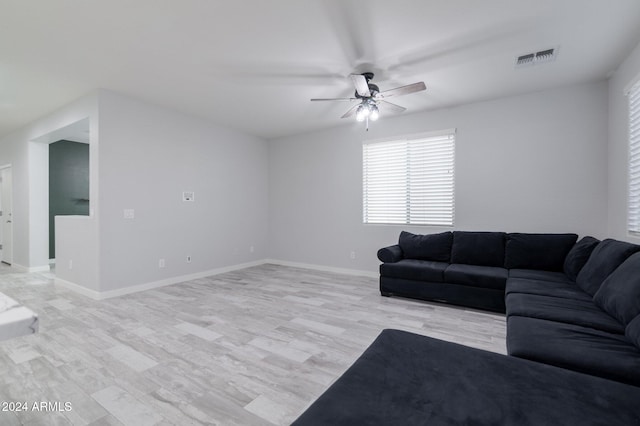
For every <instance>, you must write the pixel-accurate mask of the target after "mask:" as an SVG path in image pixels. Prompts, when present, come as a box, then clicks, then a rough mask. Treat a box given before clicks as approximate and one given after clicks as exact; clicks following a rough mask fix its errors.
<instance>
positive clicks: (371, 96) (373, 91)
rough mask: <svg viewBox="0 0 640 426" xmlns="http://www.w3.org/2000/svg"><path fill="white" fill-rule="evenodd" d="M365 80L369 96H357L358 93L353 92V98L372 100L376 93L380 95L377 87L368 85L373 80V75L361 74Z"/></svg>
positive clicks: (368, 73) (369, 73) (370, 73)
mask: <svg viewBox="0 0 640 426" xmlns="http://www.w3.org/2000/svg"><path fill="white" fill-rule="evenodd" d="M361 75H362V76H363V77H364V78H365V79H367V85H368V86H369V92H370V94H371V95H370V96H360V95H359V94H358V91H357V90H356V91H355V97H356V98H358V99H368V98H373V97H374V96H375V95H377V94H378V93H380V89H379V88H378V86H377V85H375V84H373V83H370V81H371V80H373V73H372V72H363V73H362V74H361Z"/></svg>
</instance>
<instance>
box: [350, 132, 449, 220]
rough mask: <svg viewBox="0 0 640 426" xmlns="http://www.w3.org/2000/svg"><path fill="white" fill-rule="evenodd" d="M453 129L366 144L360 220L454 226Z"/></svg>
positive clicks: (363, 151)
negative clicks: (436, 133)
mask: <svg viewBox="0 0 640 426" xmlns="http://www.w3.org/2000/svg"><path fill="white" fill-rule="evenodd" d="M454 151H455V131H454V130H451V131H447V132H446V133H443V134H439V135H436V136H429V137H421V138H416V139H401V140H394V141H387V142H373V143H365V144H364V145H363V146H362V157H363V161H362V163H363V176H362V181H363V216H364V217H363V220H364V223H384V224H411V225H448V226H452V225H453V213H454V193H453V190H454V174H453V171H454Z"/></svg>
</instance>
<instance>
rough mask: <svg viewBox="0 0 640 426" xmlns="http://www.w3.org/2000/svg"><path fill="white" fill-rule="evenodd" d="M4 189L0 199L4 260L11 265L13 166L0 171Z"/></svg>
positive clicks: (1, 191)
mask: <svg viewBox="0 0 640 426" xmlns="http://www.w3.org/2000/svg"><path fill="white" fill-rule="evenodd" d="M0 178H1V179H2V183H1V185H2V189H1V190H0V197H2V200H1V201H0V203H1V205H2V216H0V219H1V220H2V262H3V263H7V264H9V265H11V264H12V263H13V210H12V203H11V199H12V192H11V191H12V176H11V167H7V168H4V169H2V170H1V171H0Z"/></svg>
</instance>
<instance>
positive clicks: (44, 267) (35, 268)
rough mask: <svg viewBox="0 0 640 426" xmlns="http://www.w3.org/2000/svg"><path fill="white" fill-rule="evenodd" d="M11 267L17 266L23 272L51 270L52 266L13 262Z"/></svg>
mask: <svg viewBox="0 0 640 426" xmlns="http://www.w3.org/2000/svg"><path fill="white" fill-rule="evenodd" d="M11 267H13V268H16V269H18V270H20V271H22V272H49V271H50V270H51V268H50V267H49V265H42V266H22V265H19V264H17V263H12V264H11Z"/></svg>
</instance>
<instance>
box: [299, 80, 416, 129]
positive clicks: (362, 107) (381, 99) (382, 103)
mask: <svg viewBox="0 0 640 426" xmlns="http://www.w3.org/2000/svg"><path fill="white" fill-rule="evenodd" d="M349 78H350V79H351V82H352V83H353V86H354V87H355V89H356V91H355V93H354V97H353V98H323V99H311V100H312V101H349V102H353V101H360V103H359V104H357V105H355V106H353V107H351V108H350V109H349V110H348V111H347V112H346V113H345V114H344V115H343V116H342V117H341V118H347V117H351V116H352V115H354V114H355V116H356V121H359V122H362V121H366V123H367V126H366V129H367V130H369V120H371V121H376V120H377V119H378V118H379V117H380V107H382V108H384V109H386V110H389V111H393V112H403V111H405V110H406V108H404V107H401V106H399V105H396V104H392V103H391V102H387V101H386V100H385V99H386V98H389V97H391V96H401V95H408V94H409V93H414V92H420V91H422V90H426V89H427V88H426V86H425V84H424V83H423V82H419V83H413V84H409V85H407V86H402V87H396V88H395V89H390V90H385V91H384V92H381V91H380V89H379V88H378V86H377V85H375V84H373V83H371V80H372V79H373V73H371V72H365V73H362V74H351V75H349Z"/></svg>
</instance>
